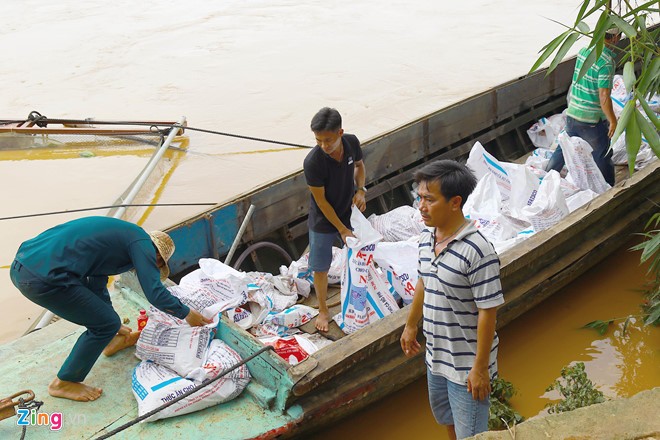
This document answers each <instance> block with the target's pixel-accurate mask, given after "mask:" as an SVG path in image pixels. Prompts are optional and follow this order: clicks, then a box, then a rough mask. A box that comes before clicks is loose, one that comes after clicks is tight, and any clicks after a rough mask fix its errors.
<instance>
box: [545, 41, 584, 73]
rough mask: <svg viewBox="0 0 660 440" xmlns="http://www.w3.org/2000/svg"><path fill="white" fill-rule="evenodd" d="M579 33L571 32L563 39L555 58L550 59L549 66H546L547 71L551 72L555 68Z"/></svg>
mask: <svg viewBox="0 0 660 440" xmlns="http://www.w3.org/2000/svg"><path fill="white" fill-rule="evenodd" d="M579 36H580V34H578V33H572V34H571V35H569V36H568V38H566V41H564V44H562V45H561V48H559V50H558V51H557V55H556V56H555V59H554V60H552V63H550V67H548V72H552V71H553V70H555V68H556V67H557V65H558V64H559V63H560V62H561V61H562V60H563V59H564V57H565V56H566V53H567V52H568V50H569V49H570V48H571V47H572V46H573V44H574V43H575V41H576V40H577V39H578V37H579Z"/></svg>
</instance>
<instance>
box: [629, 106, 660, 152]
mask: <svg viewBox="0 0 660 440" xmlns="http://www.w3.org/2000/svg"><path fill="white" fill-rule="evenodd" d="M635 110H636V111H635V117H636V118H637V125H638V126H639V129H640V130H641V131H642V134H643V135H644V137H645V138H646V142H648V144H649V146H650V147H651V150H653V152H654V153H655V155H656V156H658V158H660V135H658V132H657V131H656V130H655V129H654V128H653V126H652V125H651V123H650V122H649V121H648V120H647V119H646V118H645V117H644V115H642V114H641V113H640V112H639V111H637V109H635Z"/></svg>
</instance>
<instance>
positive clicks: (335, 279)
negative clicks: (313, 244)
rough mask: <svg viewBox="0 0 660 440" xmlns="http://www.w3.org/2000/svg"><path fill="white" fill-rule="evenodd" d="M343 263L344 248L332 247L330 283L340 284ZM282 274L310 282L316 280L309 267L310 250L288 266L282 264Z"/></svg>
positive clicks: (329, 272)
mask: <svg viewBox="0 0 660 440" xmlns="http://www.w3.org/2000/svg"><path fill="white" fill-rule="evenodd" d="M342 264H343V253H342V249H340V248H338V247H335V246H333V247H332V263H330V269H329V270H328V284H338V283H340V282H341V272H342ZM280 274H281V275H283V276H291V277H294V278H298V279H303V280H306V281H308V282H309V283H313V282H314V272H312V270H311V269H310V268H309V252H306V253H305V254H304V255H303V256H302V257H300V258H299V259H298V260H297V261H294V262H293V263H291V264H290V265H289V267H288V268H287V267H286V266H280Z"/></svg>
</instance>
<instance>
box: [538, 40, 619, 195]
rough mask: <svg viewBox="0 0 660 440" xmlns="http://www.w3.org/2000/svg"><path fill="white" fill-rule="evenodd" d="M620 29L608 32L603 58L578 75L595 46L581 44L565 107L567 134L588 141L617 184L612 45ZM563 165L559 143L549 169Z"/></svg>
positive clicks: (609, 180) (607, 177) (606, 174)
mask: <svg viewBox="0 0 660 440" xmlns="http://www.w3.org/2000/svg"><path fill="white" fill-rule="evenodd" d="M620 35H621V34H620V32H619V30H618V29H616V28H613V29H610V30H608V31H607V32H606V33H605V47H603V53H602V54H601V56H600V58H598V60H597V61H596V62H595V63H594V64H593V65H592V66H591V67H590V68H589V70H587V73H586V74H585V75H584V76H583V77H582V78H578V76H579V75H578V74H579V73H580V70H581V69H582V66H583V65H584V61H585V60H586V59H587V58H588V57H589V54H590V53H591V51H592V50H595V48H591V49H588V48H582V49H580V52H579V53H578V56H577V60H576V62H575V70H574V71H573V83H572V84H571V89H570V95H569V96H570V98H569V102H568V110H567V111H566V134H568V135H569V136H577V137H580V138H582V139H584V140H585V141H587V142H588V143H589V145H590V146H591V148H592V149H593V151H592V153H591V154H592V156H593V158H594V161H595V162H596V165H597V166H598V169H599V170H600V172H601V173H602V174H603V177H604V178H605V181H606V182H607V183H609V184H610V185H612V186H613V185H614V164H613V163H612V150H611V149H610V138H611V137H612V136H613V135H614V131H615V130H616V125H617V120H616V116H615V115H614V108H613V107H612V99H611V98H610V95H611V92H612V83H613V79H614V69H615V62H614V59H615V57H616V54H615V53H614V50H613V49H612V48H613V47H614V45H616V43H618V42H619V39H620ZM562 168H564V153H563V152H562V149H561V147H560V146H557V149H556V150H555V152H554V153H553V154H552V157H551V158H550V162H548V165H547V167H546V169H547V170H548V171H550V170H555V171H558V172H559V171H561V170H562Z"/></svg>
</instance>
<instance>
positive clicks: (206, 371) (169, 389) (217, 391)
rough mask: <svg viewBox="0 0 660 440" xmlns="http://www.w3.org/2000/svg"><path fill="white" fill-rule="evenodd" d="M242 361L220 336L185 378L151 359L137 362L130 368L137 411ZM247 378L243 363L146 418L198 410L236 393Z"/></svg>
mask: <svg viewBox="0 0 660 440" xmlns="http://www.w3.org/2000/svg"><path fill="white" fill-rule="evenodd" d="M240 361H241V358H240V356H239V355H238V353H236V352H235V351H234V350H233V349H231V348H230V347H229V346H227V345H226V344H225V343H224V342H222V341H220V340H219V339H214V340H213V341H212V343H211V346H210V348H209V350H208V353H207V356H206V357H205V359H204V366H203V367H200V368H198V369H196V370H194V371H192V372H191V375H190V376H189V377H188V378H183V377H181V376H179V375H177V374H176V373H175V372H174V371H172V370H170V369H169V368H167V367H164V366H162V365H158V364H155V363H153V362H150V361H143V362H140V363H139V364H138V365H137V367H135V369H134V370H133V381H132V389H133V395H134V396H135V400H136V401H137V403H138V414H139V415H143V414H146V413H148V412H149V411H152V410H154V409H156V408H158V407H159V406H161V405H163V404H164V403H167V402H170V401H172V400H173V399H175V398H176V397H178V396H180V395H182V394H184V393H186V392H188V391H189V390H193V389H195V387H197V386H199V385H200V384H201V383H202V382H203V381H204V380H206V379H213V378H215V377H217V376H218V374H220V373H221V372H222V371H224V370H226V369H228V368H230V367H232V366H233V365H235V364H237V363H238V362H240ZM249 381H250V372H249V371H248V369H247V367H246V366H245V365H242V366H240V367H238V368H236V369H235V370H233V371H231V372H230V373H227V374H226V375H225V376H224V377H223V378H221V379H218V380H217V381H215V382H214V383H212V384H211V385H207V386H206V387H204V389H202V390H200V391H198V392H196V393H195V394H193V395H191V396H189V397H187V398H186V399H183V400H181V401H179V402H177V403H176V404H174V405H172V406H170V407H168V408H166V409H164V410H162V411H159V412H157V413H156V414H154V415H153V416H151V417H149V418H148V419H146V420H145V421H147V422H153V421H155V420H158V419H164V418H167V417H173V416H177V415H182V414H188V413H191V412H194V411H199V410H201V409H204V408H208V407H210V406H215V405H217V404H219V403H222V402H227V401H229V400H231V399H234V398H235V397H237V396H238V395H239V394H240V393H241V392H242V391H243V389H245V387H246V386H247V384H248V383H249Z"/></svg>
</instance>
